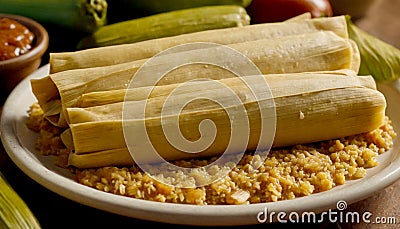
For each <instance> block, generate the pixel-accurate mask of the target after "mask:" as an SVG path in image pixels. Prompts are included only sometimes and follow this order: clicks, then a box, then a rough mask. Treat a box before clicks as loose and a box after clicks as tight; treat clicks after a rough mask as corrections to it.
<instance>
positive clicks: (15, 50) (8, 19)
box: [0, 14, 49, 102]
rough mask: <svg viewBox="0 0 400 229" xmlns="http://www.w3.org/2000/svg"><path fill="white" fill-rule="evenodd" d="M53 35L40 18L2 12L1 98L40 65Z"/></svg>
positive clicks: (0, 50) (0, 19)
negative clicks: (50, 34) (38, 20)
mask: <svg viewBox="0 0 400 229" xmlns="http://www.w3.org/2000/svg"><path fill="white" fill-rule="evenodd" d="M48 45H49V36H48V33H47V31H46V29H45V28H44V27H43V26H42V25H41V24H39V23H38V22H36V21H34V20H32V19H30V18H27V17H24V16H20V15H12V14H0V100H1V102H3V101H4V99H5V98H6V97H7V96H8V94H9V93H10V92H11V91H12V90H13V89H14V87H15V86H16V85H17V84H18V83H19V82H20V81H21V80H22V79H24V78H25V77H27V76H28V75H30V74H31V73H32V72H34V71H35V70H36V69H38V68H39V66H40V64H41V61H42V56H43V55H44V53H45V52H46V51H47V48H48Z"/></svg>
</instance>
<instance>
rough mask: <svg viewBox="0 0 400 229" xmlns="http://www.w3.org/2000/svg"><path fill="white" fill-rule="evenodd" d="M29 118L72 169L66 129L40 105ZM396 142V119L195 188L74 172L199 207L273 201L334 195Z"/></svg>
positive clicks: (47, 147) (94, 183) (113, 171)
mask: <svg viewBox="0 0 400 229" xmlns="http://www.w3.org/2000/svg"><path fill="white" fill-rule="evenodd" d="M28 113H29V118H28V119H27V126H28V127H29V128H30V129H32V130H34V131H36V132H38V133H39V137H38V139H37V141H36V148H37V150H38V151H39V152H40V153H41V154H44V155H54V156H56V157H57V162H56V163H57V165H59V166H66V162H67V158H68V153H69V152H68V150H67V149H66V148H65V147H64V146H63V144H62V141H61V139H60V134H61V132H62V129H58V128H56V127H54V126H53V125H51V124H49V123H48V122H47V121H46V119H44V118H43V111H42V110H41V108H40V106H39V105H38V104H33V105H32V106H31V107H30V110H29V112H28ZM299 134H301V133H299ZM395 137H396V132H395V130H394V129H393V127H392V125H391V121H390V118H389V117H386V119H385V122H384V124H383V125H382V126H381V127H380V128H378V129H375V130H373V131H371V132H368V133H364V134H359V135H354V136H349V137H345V138H340V139H332V140H329V141H323V142H318V143H313V144H303V145H295V146H291V147H284V148H279V149H273V150H271V151H270V153H269V154H268V157H267V159H266V160H265V161H264V162H261V161H260V163H261V166H260V167H259V168H258V169H257V170H256V172H251V170H252V168H251V165H250V162H251V160H252V159H253V156H252V155H250V154H249V155H245V156H244V157H243V158H242V160H241V161H240V163H239V164H238V165H237V166H236V167H235V168H233V170H232V171H230V172H229V174H228V175H227V176H225V177H224V178H223V179H220V180H218V181H217V182H214V183H212V184H209V185H207V186H203V187H194V188H178V187H172V186H168V185H165V184H163V183H160V182H158V181H156V180H154V179H153V178H151V177H150V176H148V175H147V174H146V173H144V172H143V171H142V170H141V169H140V168H139V167H137V166H132V167H102V168H95V169H71V171H72V173H73V174H74V179H75V180H76V181H77V182H79V183H80V184H83V185H86V186H89V187H92V188H95V189H98V190H101V191H104V192H109V193H114V194H117V195H123V196H128V197H132V198H138V199H145V200H152V201H158V202H170V203H182V204H196V205H222V204H250V203H260V202H271V201H280V200H287V199H293V198H297V197H302V196H308V195H311V194H314V193H318V192H322V191H327V190H330V189H332V188H334V187H336V186H339V185H342V184H344V183H346V181H349V180H354V179H360V178H363V177H364V176H365V175H366V173H367V172H368V168H372V167H375V166H377V165H378V161H377V158H378V156H379V155H380V154H382V153H385V152H386V151H388V150H389V149H390V148H391V147H392V146H393V139H394V138H395ZM215 159H216V158H209V159H206V160H200V159H192V160H187V161H183V160H181V161H176V162H175V163H176V164H177V165H181V166H188V165H190V166H191V167H196V166H203V165H206V164H209V163H210V161H213V160H215ZM216 169H220V170H221V169H227V168H222V167H218V168H216ZM198 176H199V177H201V176H202V174H198ZM182 179H184V178H183V177H182Z"/></svg>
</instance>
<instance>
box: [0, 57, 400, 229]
mask: <svg viewBox="0 0 400 229" xmlns="http://www.w3.org/2000/svg"><path fill="white" fill-rule="evenodd" d="M48 72H49V65H46V66H43V67H41V68H40V69H38V70H37V71H36V72H34V73H33V74H32V75H30V76H29V77H28V78H27V79H25V80H24V81H22V82H21V83H20V84H19V85H18V86H17V87H16V88H15V89H14V91H13V92H12V93H11V95H10V96H9V98H8V100H7V101H6V103H5V105H4V109H3V114H2V120H1V137H2V142H3V144H4V147H5V149H6V151H7V153H8V154H9V156H10V157H11V159H12V160H13V161H14V163H15V164H16V165H17V166H18V167H19V168H20V169H21V170H22V171H23V172H25V173H26V174H27V175H28V176H30V177H31V178H32V179H33V180H35V181H36V182H38V183H39V184H41V185H43V186H44V187H46V188H48V189H49V190H51V191H53V192H55V193H58V194H60V195H62V196H64V197H66V198H69V199H71V200H73V201H76V202H79V203H82V204H85V205H88V206H91V207H94V208H98V209H101V210H104V211H108V212H111V213H115V214H120V215H124V216H128V217H133V218H137V219H144V220H151V221H157V222H165V223H175V224H191V225H250V224H257V223H259V222H258V221H257V215H258V213H259V212H264V211H265V210H266V209H267V210H268V212H272V211H274V212H281V211H282V212H286V213H287V214H289V213H290V212H298V213H300V212H303V211H307V212H315V213H321V212H323V211H328V210H329V209H335V208H336V204H337V202H338V201H339V200H344V201H346V203H347V204H351V203H354V202H356V201H359V200H362V199H364V198H367V197H369V196H371V195H372V194H374V193H375V192H377V191H379V190H381V189H384V188H385V187H386V186H388V185H390V184H392V183H394V182H395V181H396V180H397V179H399V178H400V156H399V155H400V142H399V138H396V139H395V145H394V148H392V149H391V150H390V151H389V152H386V153H384V154H382V155H380V156H379V165H378V166H377V167H374V168H371V169H368V170H367V175H366V177H365V178H363V179H359V180H354V181H350V182H347V183H346V184H344V185H341V186H338V187H335V188H333V189H332V190H329V191H326V192H322V193H317V194H313V195H310V196H306V197H301V198H297V199H294V200H287V201H278V202H271V203H264V204H251V205H239V206H193V205H183V204H170V203H158V202H152V201H146V200H138V199H133V198H128V197H123V196H118V195H114V194H109V193H105V192H101V191H98V190H95V189H93V188H89V187H86V186H84V185H81V184H78V183H76V182H75V181H73V180H72V175H71V173H70V172H69V171H68V170H65V169H61V168H59V167H57V166H55V165H54V162H53V159H54V157H49V156H47V157H46V156H42V155H40V154H38V153H37V152H36V151H35V150H34V139H35V138H36V136H37V135H36V133H34V132H32V131H30V130H28V129H27V128H26V126H25V124H24V119H25V118H26V117H27V110H28V107H29V106H30V105H31V104H32V103H33V102H35V97H34V96H33V94H32V92H31V87H30V82H29V80H30V79H33V78H41V77H44V76H46V75H47V74H48ZM379 90H381V91H382V92H383V93H384V94H385V96H386V99H387V102H388V109H387V113H388V115H389V116H390V117H391V119H392V121H393V125H394V128H395V129H396V130H400V116H399V114H400V106H399V105H398V101H399V100H400V82H399V81H397V82H395V83H392V84H385V85H382V84H380V85H379Z"/></svg>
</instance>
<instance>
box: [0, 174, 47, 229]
mask: <svg viewBox="0 0 400 229" xmlns="http://www.w3.org/2000/svg"><path fill="white" fill-rule="evenodd" d="M0 208H1V210H0V228H4V229H7V228H9V229H25V228H31V229H36V228H37V229H40V228H41V226H40V224H39V222H38V220H37V219H36V217H35V216H34V215H33V213H32V212H31V210H30V209H29V207H28V206H27V205H26V203H25V202H24V201H23V200H22V199H21V197H20V196H19V195H18V194H17V193H16V192H15V191H14V189H13V188H12V187H11V186H10V184H9V183H8V182H7V180H6V178H5V177H4V176H3V174H2V173H1V172H0Z"/></svg>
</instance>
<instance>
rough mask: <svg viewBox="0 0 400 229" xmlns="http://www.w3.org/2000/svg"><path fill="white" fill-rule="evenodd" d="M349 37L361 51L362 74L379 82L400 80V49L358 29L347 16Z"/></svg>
mask: <svg viewBox="0 0 400 229" xmlns="http://www.w3.org/2000/svg"><path fill="white" fill-rule="evenodd" d="M346 20H347V25H348V31H349V36H350V37H351V39H353V40H354V41H355V42H356V43H357V45H358V47H359V50H360V56H361V63H360V72H359V73H360V74H361V75H372V76H373V77H374V78H375V80H376V81H378V82H390V81H394V80H397V79H399V78H400V49H398V48H396V47H394V46H392V45H390V44H388V43H386V42H384V41H382V40H380V39H378V38H376V37H374V36H372V35H370V34H368V33H367V32H365V31H363V30H361V29H360V28H358V27H357V26H356V25H355V24H354V23H353V22H352V21H351V18H350V16H346Z"/></svg>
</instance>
